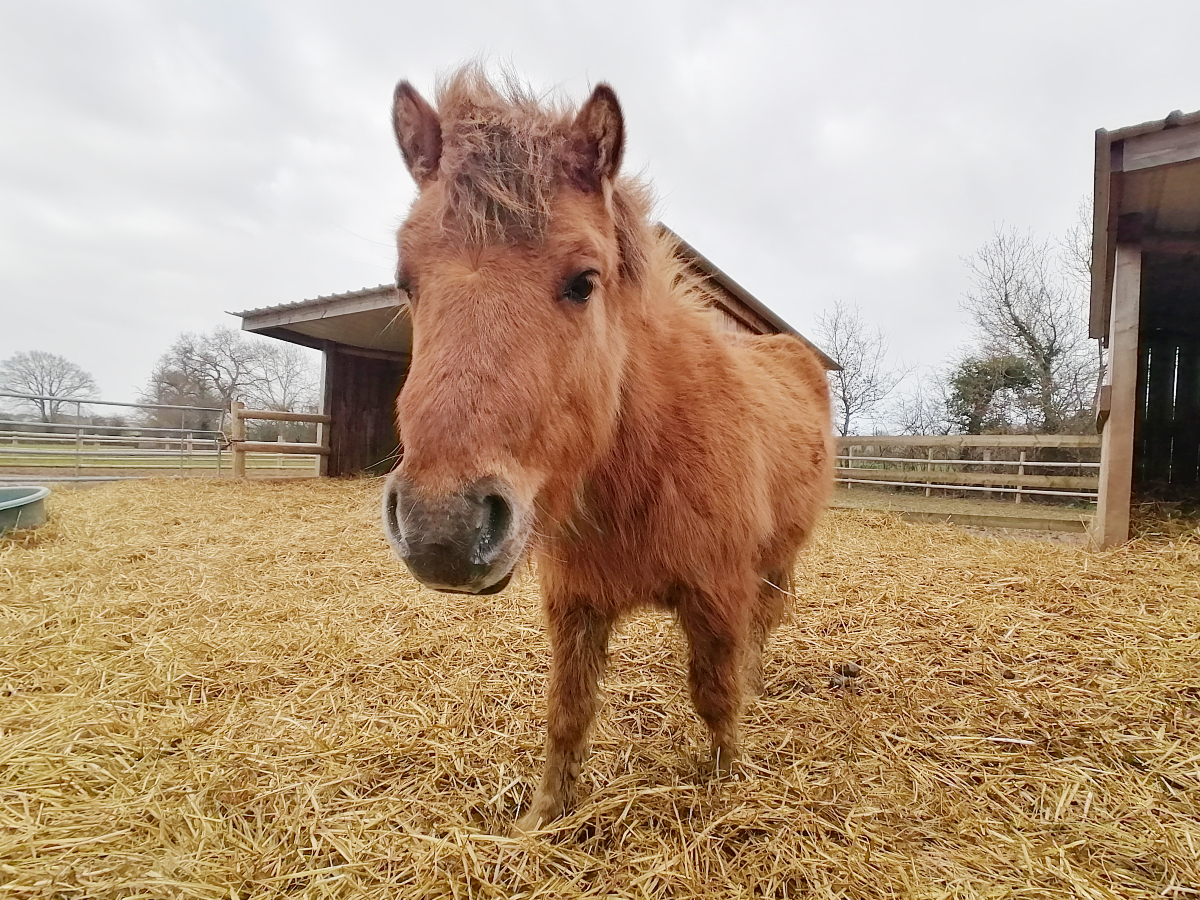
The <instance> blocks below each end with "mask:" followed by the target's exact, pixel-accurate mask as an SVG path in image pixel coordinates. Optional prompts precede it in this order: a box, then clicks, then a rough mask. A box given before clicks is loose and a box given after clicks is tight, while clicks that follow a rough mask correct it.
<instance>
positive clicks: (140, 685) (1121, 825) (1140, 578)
mask: <svg viewBox="0 0 1200 900" xmlns="http://www.w3.org/2000/svg"><path fill="white" fill-rule="evenodd" d="M378 490H379V483H378V482H377V481H369V480H361V481H326V480H311V481H304V482H293V483H266V482H254V481H250V482H233V481H229V482H217V481H202V480H198V481H150V482H127V483H120V484H114V485H105V486H102V487H98V488H95V489H93V490H88V491H78V492H74V491H57V492H55V494H54V495H53V496H52V497H51V509H50V512H51V517H52V518H51V522H50V524H49V525H47V526H45V527H43V528H42V529H39V530H37V531H32V532H27V533H22V534H20V535H19V536H18V537H16V538H15V539H14V538H8V539H4V540H0V894H2V895H3V896H5V897H14V898H25V897H56V898H83V897H88V898H94V897H156V898H157V897H204V898H229V897H238V898H249V897H262V898H265V897H278V896H284V895H286V896H297V897H314V898H315V897H347V898H349V897H364V896H366V897H380V898H383V897H389V898H391V897H454V898H468V897H534V896H547V897H550V896H553V897H567V896H614V897H638V898H646V897H649V898H665V897H704V898H711V897H725V896H744V897H902V896H916V897H1088V898H1114V897H1122V898H1124V897H1144V898H1151V897H1156V898H1163V897H1167V898H1187V897H1191V896H1194V895H1195V894H1196V892H1197V891H1200V854H1198V851H1200V808H1198V805H1197V797H1198V792H1200V670H1198V668H1197V665H1196V660H1197V659H1200V534H1197V532H1196V531H1195V530H1194V528H1193V529H1192V530H1190V531H1189V530H1187V527H1186V526H1183V525H1174V526H1172V527H1173V533H1172V534H1158V535H1154V534H1147V535H1146V536H1144V537H1142V538H1141V539H1139V540H1137V541H1135V542H1133V543H1132V544H1130V545H1127V546H1125V547H1122V548H1119V549H1117V550H1113V551H1109V552H1106V553H1102V554H1089V553H1087V552H1086V551H1084V550H1082V549H1080V548H1076V547H1071V546H1064V545H1059V544H1050V543H1039V542H1023V541H1013V540H999V539H995V538H990V537H983V536H977V535H970V534H966V533H963V532H962V531H960V530H957V529H954V528H951V527H946V526H939V525H913V524H908V523H905V522H902V521H901V520H899V519H898V518H895V517H894V516H889V515H883V514H877V513H864V512H848V511H834V512H832V513H830V514H829V515H828V516H827V518H826V519H825V521H824V524H823V526H822V527H821V528H820V530H819V532H818V534H817V536H816V540H815V545H814V547H813V548H812V551H811V553H809V554H808V555H807V556H806V557H805V559H804V561H803V563H802V566H801V568H800V569H799V570H798V572H797V573H796V575H797V585H796V591H797V594H798V595H799V597H800V598H801V599H800V600H799V601H798V603H797V608H796V611H795V613H794V614H793V615H792V617H791V620H790V621H789V622H788V623H787V624H785V625H784V626H783V627H782V628H781V629H780V630H779V632H778V634H777V636H776V638H775V640H774V641H773V643H772V645H771V648H770V650H769V653H768V658H767V682H768V692H767V695H766V696H765V697H763V698H761V699H759V700H757V701H755V702H754V704H753V705H752V706H751V708H750V709H749V711H748V714H747V717H746V729H745V732H746V733H745V749H746V754H747V757H746V764H745V766H744V768H743V772H742V774H741V776H740V777H739V778H738V779H736V780H732V781H723V782H702V781H699V780H698V779H697V777H696V776H695V774H694V771H695V766H694V762H693V760H694V758H695V757H699V756H702V755H703V753H704V752H705V750H706V747H705V744H704V734H703V730H702V727H701V726H700V725H699V723H698V721H697V720H696V718H695V715H694V713H692V711H691V709H690V707H689V704H688V702H687V691H686V687H685V675H684V672H685V665H686V654H685V650H684V648H683V647H682V645H681V642H680V639H679V637H678V632H677V630H676V629H675V628H674V627H673V625H672V624H671V622H670V621H669V619H667V618H666V617H663V616H660V615H654V614H646V615H640V616H638V617H636V618H635V619H633V620H632V621H630V622H629V623H627V624H626V625H625V626H624V627H623V628H622V629H621V631H620V632H619V634H618V635H617V636H616V637H615V638H614V641H613V646H612V664H611V667H610V671H609V674H608V676H607V677H606V679H605V701H604V705H603V709H602V711H601V714H600V719H599V722H600V724H599V729H598V732H597V735H596V739H595V741H594V751H593V754H592V757H591V760H590V762H589V763H588V766H587V769H586V774H585V775H584V778H583V790H582V794H583V796H582V799H581V802H580V804H579V806H578V808H577V809H576V811H575V812H573V813H572V814H571V815H570V816H568V817H567V818H566V819H564V820H563V821H561V822H560V823H558V824H557V825H556V826H555V827H554V828H553V829H552V830H551V831H550V832H549V833H548V834H547V835H545V836H542V837H538V838H524V837H523V838H512V837H508V836H507V828H508V826H509V825H510V824H511V822H512V821H513V820H514V819H515V817H516V814H517V812H518V810H519V808H520V806H521V804H522V803H523V802H524V801H526V800H527V799H528V797H529V792H530V790H531V786H532V784H533V779H534V778H535V776H536V773H537V758H538V757H539V755H540V754H541V742H542V739H543V735H544V728H545V723H544V713H543V703H544V698H543V692H544V686H545V677H546V668H547V663H548V649H547V646H546V641H545V637H544V635H543V632H542V628H541V624H540V617H539V612H538V601H537V594H536V589H535V587H534V584H533V581H532V577H531V576H530V575H526V576H525V578H524V579H523V580H521V581H520V583H518V584H516V585H515V586H514V587H513V588H510V589H509V590H508V591H506V592H505V593H503V594H499V595H496V596H493V597H470V596H463V595H439V594H434V593H430V592H428V591H425V590H423V589H421V588H420V587H419V586H418V585H417V584H416V583H415V582H413V581H412V580H411V579H410V578H408V577H407V576H406V575H405V574H404V573H403V571H402V569H401V568H400V566H399V564H398V563H397V562H396V561H395V560H394V559H393V558H392V556H391V553H390V551H389V550H388V548H387V547H386V545H385V544H384V541H383V538H382V536H381V534H380V532H379V529H378V527H377V525H376V506H377V498H378ZM849 661H854V662H856V663H858V664H859V665H860V666H861V674H860V675H859V676H858V677H857V678H855V679H853V680H852V682H851V683H850V686H849V687H847V688H831V687H830V686H829V685H830V676H831V674H832V673H833V672H834V671H835V669H836V667H838V666H840V665H841V664H843V663H846V662H849Z"/></svg>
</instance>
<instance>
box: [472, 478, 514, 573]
mask: <svg viewBox="0 0 1200 900" xmlns="http://www.w3.org/2000/svg"><path fill="white" fill-rule="evenodd" d="M511 522H512V508H511V507H510V506H509V505H508V501H507V500H505V499H504V498H503V497H501V496H500V495H499V494H489V495H488V496H486V497H484V498H483V524H482V525H481V526H480V528H479V540H478V541H477V542H476V544H475V554H474V556H475V561H476V562H477V563H480V564H487V563H490V562H491V561H492V560H493V559H495V557H496V554H497V552H499V550H500V547H501V545H502V544H503V543H504V539H505V537H507V536H508V528H509V525H510V524H511Z"/></svg>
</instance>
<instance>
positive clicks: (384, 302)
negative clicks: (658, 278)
mask: <svg viewBox="0 0 1200 900" xmlns="http://www.w3.org/2000/svg"><path fill="white" fill-rule="evenodd" d="M658 227H659V228H661V229H662V230H663V231H665V232H667V233H668V234H670V235H671V236H672V237H673V238H674V239H675V240H677V241H678V243H679V250H680V253H681V255H682V256H683V257H684V258H686V259H687V260H688V262H689V263H690V264H691V265H692V266H694V267H695V268H696V269H697V271H699V272H700V273H701V274H702V275H704V276H705V277H706V278H707V279H708V280H709V282H710V283H711V285H712V286H713V287H714V288H715V290H714V291H713V294H714V296H715V300H716V303H717V305H718V307H719V308H720V310H721V311H722V312H723V313H724V314H725V315H726V316H727V317H729V318H730V319H732V320H734V321H736V322H738V323H740V324H741V325H742V326H744V327H745V328H746V329H747V330H749V331H752V332H756V333H759V334H790V335H793V336H794V337H797V338H799V339H800V340H802V341H804V343H805V344H807V345H808V346H809V347H811V348H812V349H813V351H814V352H815V353H816V354H817V355H818V356H819V357H820V358H821V361H822V362H823V363H824V365H825V367H826V368H827V369H836V368H838V366H837V364H836V363H835V362H834V361H833V360H832V359H831V358H830V357H829V356H828V355H827V354H825V353H824V352H823V351H822V350H821V349H820V348H819V347H817V346H816V345H815V344H813V343H812V342H811V341H809V340H808V338H806V337H804V335H802V334H800V333H799V332H798V331H796V329H794V328H793V327H792V326H791V325H789V324H788V323H787V322H786V321H784V319H783V318H781V317H780V316H779V315H778V314H777V313H775V312H774V311H772V310H771V309H770V308H769V307H767V306H766V305H765V304H763V303H762V302H761V301H759V300H758V299H757V298H756V297H754V296H753V295H752V294H751V293H750V292H749V291H747V290H746V289H745V288H743V287H742V286H741V285H740V284H738V283H737V282H736V281H734V280H733V279H732V278H730V277H729V275H727V274H726V273H725V272H724V271H722V270H721V269H720V268H718V267H717V266H716V265H715V264H714V263H713V262H711V261H710V260H709V259H708V258H707V257H706V256H704V255H703V254H702V253H700V251H698V250H697V249H696V248H695V247H693V246H692V245H691V244H689V243H688V242H687V241H685V240H683V239H682V238H680V237H679V236H678V235H677V234H675V232H673V231H671V230H670V229H669V228H667V227H666V226H665V225H662V224H661V223H660V224H659V226H658ZM406 311H407V301H405V300H404V299H403V298H402V296H401V295H400V294H399V293H398V292H397V291H396V288H395V286H394V285H391V284H381V285H379V286H378V287H372V288H363V289H361V290H356V291H349V292H347V293H344V294H332V295H329V296H325V297H316V298H313V299H311V300H301V301H298V302H296V303H283V304H280V305H278V306H267V307H262V308H259V309H248V310H244V311H242V312H236V313H232V315H235V316H240V317H241V319H242V328H243V329H244V330H246V331H252V332H255V333H256V334H263V335H267V336H269V337H276V338H280V339H281V340H285V341H291V342H292V343H295V344H301V345H303V346H306V347H313V348H317V349H321V348H323V347H325V346H327V345H328V344H329V343H335V344H341V345H346V346H351V347H358V348H360V349H363V350H367V351H373V352H376V353H380V354H387V355H391V354H396V355H405V356H406V355H408V353H409V351H410V349H411V347H412V327H411V324H410V322H409V318H408V315H407V313H406Z"/></svg>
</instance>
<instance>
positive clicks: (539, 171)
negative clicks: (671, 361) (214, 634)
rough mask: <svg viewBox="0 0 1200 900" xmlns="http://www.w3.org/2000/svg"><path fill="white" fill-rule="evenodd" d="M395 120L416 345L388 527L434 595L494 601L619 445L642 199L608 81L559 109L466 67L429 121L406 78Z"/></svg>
mask: <svg viewBox="0 0 1200 900" xmlns="http://www.w3.org/2000/svg"><path fill="white" fill-rule="evenodd" d="M393 120H394V125H395V131H396V139H397V141H398V142H399V144H400V150H401V153H402V154H403V156H404V161H405V163H406V165H407V166H408V170H409V172H410V173H411V174H412V176H413V179H414V180H415V181H416V183H417V186H418V189H419V193H418V196H417V199H416V200H415V201H414V203H413V205H412V209H411V210H410V212H409V214H408V217H407V219H406V220H405V222H404V224H403V225H402V226H401V227H400V231H399V235H398V244H399V251H400V263H399V267H398V269H397V286H398V287H399V289H400V290H401V291H402V292H404V293H405V294H407V297H408V301H409V310H410V314H411V317H412V330H413V351H412V364H411V367H410V370H409V373H408V377H407V379H406V381H405V383H404V387H403V389H402V390H401V392H400V396H399V398H398V401H397V422H398V425H399V432H400V438H401V443H402V445H403V448H404V450H403V458H402V461H401V463H400V465H399V466H398V467H397V468H396V470H395V471H393V472H392V474H391V475H390V476H389V478H388V481H387V485H386V488H385V491H384V516H383V519H384V530H385V531H386V533H387V537H388V540H389V542H390V543H391V545H392V547H393V548H394V549H395V551H396V553H397V554H398V555H399V556H400V557H401V558H402V559H403V560H404V561H405V562H406V563H407V564H408V566H409V568H410V569H411V570H412V572H413V574H414V575H416V577H417V578H418V579H420V580H421V581H422V582H423V583H425V584H426V585H428V586H429V587H433V588H437V589H439V590H449V591H466V592H471V593H489V592H494V591H498V590H501V589H502V588H503V587H504V586H505V585H506V584H507V583H508V580H509V577H510V575H511V574H512V571H513V569H514V567H515V566H516V565H517V564H518V562H519V561H520V559H521V558H522V556H523V554H524V552H525V550H526V548H527V546H528V545H529V543H530V539H531V536H532V534H533V533H534V531H535V530H536V529H537V528H538V527H539V526H540V527H543V528H545V527H554V526H556V525H557V524H559V523H561V522H562V521H564V520H565V519H566V518H568V517H569V516H570V514H571V511H572V509H573V507H574V503H575V494H576V492H577V490H578V488H579V485H580V483H581V480H582V479H583V477H584V476H585V475H586V473H587V471H588V470H589V468H590V467H592V466H594V465H595V464H596V463H597V461H598V460H599V458H600V455H601V454H602V453H603V452H604V450H605V449H606V447H607V446H608V445H609V442H610V441H611V439H612V436H613V433H614V429H615V427H616V422H617V416H618V412H619V405H620V394H621V387H622V385H621V381H622V379H621V373H622V370H623V367H624V360H625V357H626V353H627V352H628V350H627V347H626V329H625V325H624V321H625V316H624V305H625V304H628V303H631V302H633V301H632V299H631V298H633V297H634V296H636V295H637V292H636V290H634V286H635V285H636V284H637V283H638V282H639V281H640V278H641V269H642V268H643V267H644V266H645V259H644V256H643V255H644V253H645V252H646V251H645V247H646V246H647V245H646V235H647V234H648V227H649V226H648V225H647V218H646V212H647V201H646V198H645V194H644V191H643V190H642V189H641V188H640V187H639V186H638V185H637V184H636V183H635V182H631V181H628V180H625V179H618V170H619V167H620V164H621V155H622V151H623V148H624V125H623V120H622V116H621V109H620V106H619V105H618V103H617V98H616V95H615V94H614V93H613V91H612V89H611V88H609V87H608V86H607V85H603V84H602V85H600V86H598V87H597V88H596V89H595V91H593V93H592V95H591V97H590V98H589V99H588V100H587V102H586V103H584V104H583V106H582V107H580V108H579V110H578V111H572V110H562V109H554V108H548V107H547V106H545V105H544V104H541V103H539V102H538V101H537V100H536V99H535V98H533V97H531V96H530V95H529V94H528V93H526V92H525V91H524V90H523V89H522V88H520V87H519V86H517V85H515V84H514V83H511V82H510V83H509V84H506V85H505V86H504V88H503V89H497V88H496V87H494V86H493V85H491V84H490V83H489V82H488V81H487V80H486V79H485V78H484V76H483V75H482V74H481V73H480V72H479V71H478V70H477V69H474V68H467V69H464V70H462V71H460V72H458V73H457V74H456V75H454V76H453V77H452V78H450V79H449V80H448V81H447V82H445V83H444V84H443V85H442V86H441V87H440V89H439V91H438V95H437V109H436V110H435V109H434V107H433V106H431V105H430V104H429V103H427V102H426V101H425V100H424V99H423V98H422V97H421V96H420V95H419V94H418V93H417V92H416V91H415V90H414V89H413V87H412V86H411V85H410V84H409V83H408V82H401V83H400V84H399V85H398V86H397V88H396V93H395V103H394V107H393Z"/></svg>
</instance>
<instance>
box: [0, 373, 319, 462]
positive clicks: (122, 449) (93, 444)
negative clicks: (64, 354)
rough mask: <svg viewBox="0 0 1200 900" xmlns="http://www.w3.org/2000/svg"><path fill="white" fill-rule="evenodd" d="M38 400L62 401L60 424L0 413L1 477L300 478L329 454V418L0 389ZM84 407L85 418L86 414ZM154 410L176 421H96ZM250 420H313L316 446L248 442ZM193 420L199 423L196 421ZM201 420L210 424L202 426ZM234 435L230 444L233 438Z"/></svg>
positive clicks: (0, 396) (3, 396)
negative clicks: (65, 397) (326, 429)
mask: <svg viewBox="0 0 1200 900" xmlns="http://www.w3.org/2000/svg"><path fill="white" fill-rule="evenodd" d="M3 400H8V401H9V402H11V401H12V400H43V401H50V402H55V403H58V404H61V409H65V413H62V412H60V414H59V416H58V417H57V418H58V421H54V422H30V421H25V420H19V419H12V418H4V417H3V416H2V415H0V482H4V481H28V480H34V481H44V482H47V483H50V482H59V481H64V482H73V481H77V482H88V481H108V480H112V481H116V480H122V479H132V478H146V477H152V476H156V475H157V476H162V475H173V476H179V477H197V476H200V477H204V476H208V477H211V476H216V477H222V476H229V475H236V476H238V477H246V476H247V475H249V476H251V477H253V476H265V477H276V478H278V477H286V478H297V477H299V478H302V477H306V476H316V475H318V474H320V473H321V460H322V458H323V457H324V455H327V454H328V452H329V451H328V447H327V445H323V444H322V443H321V442H322V440H324V438H323V437H322V435H323V434H324V432H323V431H322V430H321V429H322V428H323V427H324V425H326V424H328V421H329V420H328V417H326V416H320V415H311V414H307V413H285V412H275V411H268V410H247V409H246V408H245V407H244V406H243V405H242V404H240V403H234V404H233V406H232V408H231V409H229V410H225V409H220V408H212V407H204V406H178V405H163V404H154V403H118V402H115V401H107V400H69V401H64V400H55V399H54V398H51V397H44V396H40V395H35V394H15V393H8V392H0V401H3ZM85 410H86V412H87V415H85ZM148 411H152V412H153V413H155V414H156V416H157V417H158V418H160V419H165V420H173V421H178V422H179V425H178V426H174V425H172V426H168V427H158V426H150V425H146V424H126V423H122V424H117V423H116V422H108V423H105V424H97V422H96V419H97V418H102V417H98V416H96V413H97V412H102V413H107V414H109V415H113V414H133V415H134V416H139V415H143V414H145V413H146V412H148ZM247 419H273V420H276V421H284V422H311V423H317V424H318V441H317V443H315V444H307V443H303V444H298V443H288V442H284V441H283V440H282V438H281V439H280V440H279V441H276V442H267V441H253V442H251V441H247V440H246V439H245V438H246V428H245V422H246V420H247ZM197 420H199V421H200V423H201V424H196V422H197ZM205 420H208V421H209V422H211V424H210V425H209V427H205V424H204V422H205ZM231 435H232V436H233V437H234V438H235V442H234V443H233V444H232V445H231V442H230V436H231Z"/></svg>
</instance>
